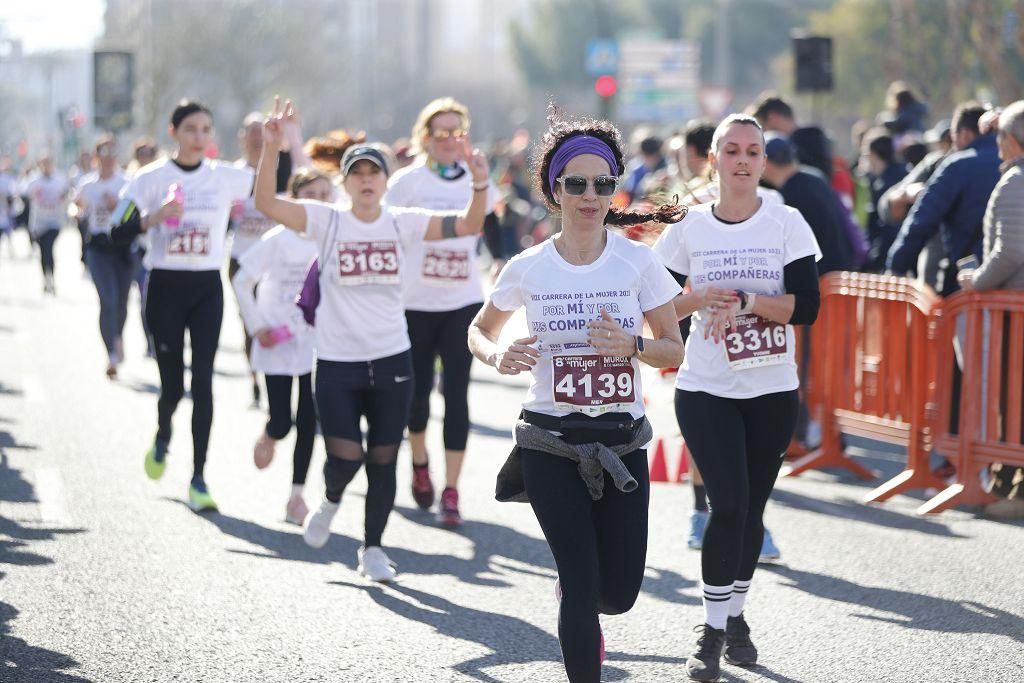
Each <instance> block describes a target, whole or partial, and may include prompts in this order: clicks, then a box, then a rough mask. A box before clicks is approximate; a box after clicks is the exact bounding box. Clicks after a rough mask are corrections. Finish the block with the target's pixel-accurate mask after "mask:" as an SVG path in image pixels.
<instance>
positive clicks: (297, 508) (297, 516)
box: [284, 496, 309, 526]
mask: <svg viewBox="0 0 1024 683" xmlns="http://www.w3.org/2000/svg"><path fill="white" fill-rule="evenodd" d="M308 514H309V508H308V507H306V501H305V500H304V499H303V498H302V496H292V497H291V498H289V499H288V506H287V507H286V508H285V513H284V521H286V522H288V523H289V524H296V525H298V526H302V521H303V520H304V519H306V515H308Z"/></svg>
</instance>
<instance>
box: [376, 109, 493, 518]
mask: <svg viewBox="0 0 1024 683" xmlns="http://www.w3.org/2000/svg"><path fill="white" fill-rule="evenodd" d="M469 125H470V119H469V110H468V109H466V107H465V105H463V104H461V103H459V102H457V101H455V100H453V99H452V98H450V97H443V98H439V99H436V100H434V101H433V102H430V103H429V104H428V105H427V106H426V107H424V108H423V110H422V111H421V112H420V114H419V116H418V117H417V119H416V124H415V125H414V126H413V131H412V140H413V144H414V149H415V150H416V151H417V153H418V154H419V156H418V157H417V159H416V161H415V162H414V163H413V164H412V165H411V166H409V167H407V168H404V169H402V170H401V171H398V172H397V173H395V175H394V177H392V179H391V181H390V182H389V183H388V193H387V195H386V196H385V198H384V200H385V202H387V203H388V204H390V205H391V206H399V207H409V208H420V209H429V210H431V211H456V210H458V209H461V208H462V207H464V206H465V205H466V202H467V201H469V198H470V196H471V195H473V194H474V193H475V192H485V193H486V195H485V196H486V198H487V212H488V214H491V212H493V210H494V204H495V201H496V200H497V190H496V189H495V188H494V187H493V186H492V185H491V184H490V182H488V181H487V179H486V178H484V179H483V180H482V181H480V182H479V184H477V183H476V181H475V180H474V179H473V177H472V174H471V173H470V171H469V168H468V167H467V165H466V161H467V159H465V158H464V157H465V150H466V149H469V145H468V144H466V140H467V139H468V136H469ZM488 219H489V220H490V219H493V214H492V215H489V216H488ZM485 229H486V225H485ZM477 242H478V238H477V235H475V234H473V235H468V236H466V237H462V238H459V239H455V240H447V241H445V242H444V243H443V244H435V243H426V242H424V243H421V244H418V245H415V246H414V247H413V248H412V249H410V250H409V252H408V254H407V256H408V264H409V265H408V268H407V269H406V271H405V273H404V275H403V283H402V284H403V293H404V300H405V316H406V321H407V323H408V327H409V340H410V342H411V343H412V366H413V400H412V412H411V415H410V417H409V445H410V447H411V448H412V465H413V483H412V495H413V498H414V499H415V501H416V503H417V505H419V506H420V507H421V508H423V509H424V510H426V509H428V508H430V506H431V505H432V504H433V503H434V486H433V483H432V482H431V480H430V472H429V462H428V457H427V452H428V449H427V423H428V421H429V420H430V393H431V391H432V390H433V388H434V372H435V363H436V362H437V359H438V357H440V359H441V368H442V370H441V393H442V394H443V395H444V429H443V439H444V455H445V487H444V490H443V491H442V493H441V501H440V503H439V505H438V513H437V515H438V521H440V522H441V523H442V524H444V525H446V526H458V525H460V524H462V516H461V514H460V512H459V492H458V485H459V475H460V474H461V472H462V463H463V460H464V459H465V457H466V441H467V439H468V437H469V399H468V396H467V394H468V392H469V371H470V366H471V365H472V362H473V356H472V355H470V353H469V350H468V349H467V348H466V328H468V327H469V323H470V322H471V321H472V320H473V316H475V315H476V313H477V311H479V310H480V306H481V305H482V304H483V300H484V293H483V285H482V283H481V280H480V268H479V267H478V265H477V259H476V250H477Z"/></svg>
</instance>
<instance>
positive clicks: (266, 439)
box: [252, 430, 305, 517]
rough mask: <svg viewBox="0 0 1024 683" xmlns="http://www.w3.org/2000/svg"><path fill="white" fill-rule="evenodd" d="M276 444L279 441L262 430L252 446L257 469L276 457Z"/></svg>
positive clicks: (260, 468) (265, 465) (253, 459)
mask: <svg viewBox="0 0 1024 683" xmlns="http://www.w3.org/2000/svg"><path fill="white" fill-rule="evenodd" d="M276 445H277V442H276V441H274V440H273V439H271V438H270V436H268V435H267V432H266V430H263V431H262V432H260V436H259V438H258V439H256V445H255V446H253V447H252V461H253V463H254V464H255V465H256V469H258V470H262V469H263V468H265V467H267V466H268V465H269V464H270V461H271V460H273V459H274V447H275V446H276ZM303 517H305V515H303Z"/></svg>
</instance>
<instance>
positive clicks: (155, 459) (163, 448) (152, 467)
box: [145, 439, 167, 480]
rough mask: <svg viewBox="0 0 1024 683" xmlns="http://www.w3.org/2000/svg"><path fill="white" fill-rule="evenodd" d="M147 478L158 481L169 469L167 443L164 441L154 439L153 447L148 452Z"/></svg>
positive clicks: (146, 463) (146, 462)
mask: <svg viewBox="0 0 1024 683" xmlns="http://www.w3.org/2000/svg"><path fill="white" fill-rule="evenodd" d="M145 469H146V476H147V477H149V478H150V479H153V480H157V479H159V478H160V477H162V476H164V470H165V469H167V442H166V441H164V440H163V439H154V440H153V446H152V448H150V449H149V450H148V451H146V461H145Z"/></svg>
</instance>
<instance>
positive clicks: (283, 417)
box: [264, 372, 316, 484]
mask: <svg viewBox="0 0 1024 683" xmlns="http://www.w3.org/2000/svg"><path fill="white" fill-rule="evenodd" d="M264 379H266V381H267V403H268V404H269V406H270V419H269V420H267V436H269V437H270V438H271V439H274V440H280V439H283V438H284V437H286V436H288V432H289V431H290V430H291V428H292V424H294V425H295V453H294V454H293V456H292V483H293V484H305V483H306V473H307V472H309V461H310V459H311V458H312V457H313V440H314V439H315V438H316V406H315V405H314V403H313V376H312V373H308V372H307V373H306V374H305V375H301V376H299V377H295V378H293V377H291V376H290V375H264ZM292 379H297V380H298V383H299V405H298V409H297V410H296V411H295V419H294V421H293V420H292Z"/></svg>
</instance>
